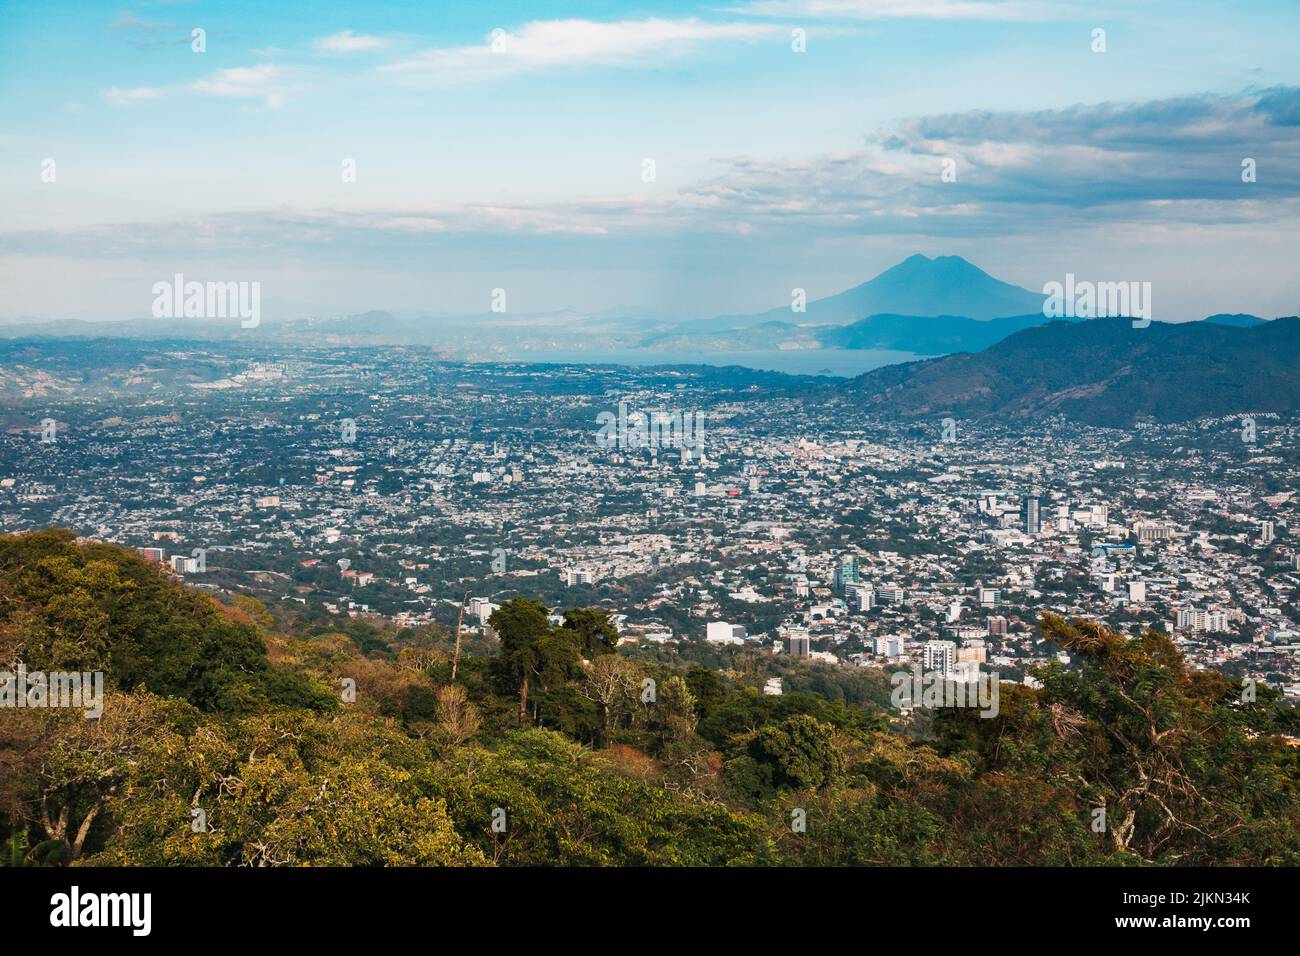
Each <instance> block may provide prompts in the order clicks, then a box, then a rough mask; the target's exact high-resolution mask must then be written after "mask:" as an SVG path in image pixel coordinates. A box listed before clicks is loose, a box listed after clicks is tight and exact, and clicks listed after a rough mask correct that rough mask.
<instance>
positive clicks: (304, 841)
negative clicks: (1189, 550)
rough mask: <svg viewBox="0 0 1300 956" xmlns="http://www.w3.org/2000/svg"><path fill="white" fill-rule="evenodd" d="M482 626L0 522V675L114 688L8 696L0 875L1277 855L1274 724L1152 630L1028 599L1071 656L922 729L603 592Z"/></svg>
mask: <svg viewBox="0 0 1300 956" xmlns="http://www.w3.org/2000/svg"><path fill="white" fill-rule="evenodd" d="M491 623H492V626H493V629H494V630H495V632H496V634H497V635H498V638H499V639H498V640H494V641H491V642H485V641H483V640H481V639H480V640H477V641H476V642H474V643H473V644H471V643H469V642H466V645H465V646H464V647H462V648H460V649H459V650H457V649H456V648H455V647H454V645H453V643H452V641H451V639H450V635H449V634H447V633H438V634H433V633H414V632H397V631H394V630H391V629H388V630H386V629H385V628H384V627H382V626H380V625H377V624H373V623H364V622H357V621H349V620H347V619H346V618H344V619H338V620H337V621H336V622H334V623H333V624H332V626H331V625H330V623H329V622H325V624H324V625H323V624H322V622H321V621H320V620H308V619H307V618H306V617H295V616H293V615H292V614H289V613H285V612H284V611H282V610H281V609H279V608H276V609H268V608H267V607H265V606H263V605H262V604H261V603H259V602H258V601H256V600H254V599H252V598H248V597H243V596H226V597H223V598H221V599H215V598H214V597H212V596H210V595H209V594H206V593H203V592H199V591H195V590H190V589H186V588H184V587H183V586H181V585H180V584H179V582H177V581H176V580H174V579H173V578H171V577H170V576H169V575H168V574H167V573H166V572H164V571H163V569H162V568H160V567H159V566H158V565H155V564H151V563H149V562H146V561H145V560H143V559H141V558H140V557H139V556H138V555H137V554H136V553H135V552H133V551H130V550H127V549H123V548H118V547H115V546H111V545H107V544H102V543H78V541H77V539H76V537H75V535H73V534H72V533H71V532H68V531H61V530H48V531H42V532H38V533H33V534H27V535H20V536H9V537H0V671H8V672H16V671H17V669H18V667H19V665H20V664H21V665H22V666H23V667H24V668H25V669H26V671H27V672H29V673H31V672H36V671H42V672H66V671H78V672H94V671H102V672H103V673H104V675H105V693H104V701H103V713H102V716H100V717H98V718H94V719H88V718H87V717H86V716H85V715H84V714H83V712H82V711H80V710H77V709H61V708H41V707H25V708H18V707H12V706H10V707H6V708H4V709H0V842H2V843H3V854H2V855H3V860H2V862H3V863H5V864H7V865H18V866H23V865H26V866H33V865H47V866H58V865H79V864H81V865H86V864H89V865H109V866H116V865H159V864H163V865H194V866H238V865H244V866H272V865H290V866H292V865H304V864H312V865H399V866H402V865H421V866H422V865H457V866H458V865H464V866H482V865H513V866H518V865H638V866H644V865H652V866H683V865H684V866H700V865H704V866H714V865H911V864H923V865H924V864H948V865H1076V866H1087V865H1195V864H1201V865H1204V864H1209V865H1239V864H1270V865H1296V864H1298V863H1300V747H1296V746H1293V744H1294V742H1295V740H1294V738H1295V737H1296V736H1297V734H1300V720H1298V719H1297V712H1296V711H1295V710H1294V709H1292V708H1288V707H1286V706H1284V705H1283V704H1282V702H1281V701H1280V699H1279V697H1278V695H1277V694H1276V692H1274V691H1272V690H1271V689H1269V688H1268V687H1265V686H1260V687H1258V688H1257V690H1256V692H1255V693H1254V694H1253V695H1252V694H1250V693H1243V689H1242V686H1241V685H1240V682H1236V681H1233V680H1231V679H1229V678H1227V677H1225V676H1223V675H1220V674H1217V673H1209V672H1203V671H1193V670H1189V669H1188V668H1187V667H1186V666H1185V664H1184V662H1183V660H1182V657H1181V655H1180V654H1179V652H1178V651H1177V649H1176V648H1175V647H1174V645H1173V644H1172V643H1170V641H1169V638H1168V637H1167V636H1166V635H1164V634H1163V633H1156V632H1148V633H1146V634H1144V635H1142V636H1141V637H1135V638H1130V637H1125V636H1122V635H1119V634H1116V633H1113V632H1111V631H1109V630H1107V629H1105V628H1104V627H1102V626H1100V625H1097V624H1094V623H1088V622H1083V621H1066V620H1062V619H1059V618H1055V617H1051V616H1044V618H1043V619H1042V621H1041V628H1042V630H1043V634H1044V636H1045V637H1048V638H1050V639H1051V640H1053V641H1054V642H1056V644H1057V645H1058V646H1059V647H1061V648H1062V649H1064V650H1065V651H1067V652H1068V653H1069V654H1070V656H1071V659H1072V663H1071V666H1069V667H1065V666H1061V665H1052V666H1051V667H1048V668H1045V669H1043V670H1042V671H1041V672H1040V673H1039V674H1038V678H1039V681H1040V682H1041V686H1039V687H1035V688H1029V687H1026V686H1023V685H1019V684H1003V685H1002V686H1001V700H1000V708H999V710H998V713H997V716H996V717H994V718H992V719H986V718H982V717H980V716H979V712H978V711H976V710H971V709H961V708H945V709H937V710H935V711H933V712H929V713H926V714H925V717H924V720H923V721H921V722H918V719H917V718H916V717H914V718H911V719H910V720H906V721H905V720H904V719H903V718H902V717H901V716H900V715H899V714H897V713H896V712H891V711H890V709H889V708H888V706H887V705H886V704H880V703H877V702H876V700H877V699H879V695H876V694H874V693H873V692H872V690H871V688H865V689H863V688H861V687H858V688H857V690H855V692H853V693H851V694H848V695H847V696H846V695H845V694H844V693H842V692H840V690H839V686H838V685H837V684H836V683H835V681H834V680H833V679H832V678H830V677H821V676H819V677H817V678H816V679H813V678H809V679H805V680H793V681H788V682H787V685H788V686H787V689H788V690H793V691H794V692H789V693H786V694H783V695H780V696H765V695H763V694H761V693H760V692H758V691H757V690H756V689H755V688H754V687H753V685H752V682H751V681H750V680H748V679H747V676H746V674H745V673H744V672H743V667H727V668H725V669H709V668H705V667H702V666H699V665H698V664H691V663H688V662H685V661H682V660H674V659H672V658H671V657H670V656H668V655H657V656H654V657H653V658H646V657H645V656H644V655H635V654H627V653H623V652H621V651H620V649H619V648H618V647H617V644H618V640H617V634H616V632H615V631H614V629H613V627H612V625H611V624H610V622H609V619H608V616H607V614H606V613H605V612H603V611H599V610H595V609H590V608H570V609H567V610H565V611H564V612H563V623H561V624H558V625H557V624H556V623H555V621H553V620H548V609H547V608H546V607H544V606H543V605H541V604H539V603H537V602H535V601H531V600H528V599H524V598H519V599H515V600H513V601H511V602H509V603H508V604H506V605H504V606H502V607H501V608H500V609H499V610H498V611H497V612H496V613H495V614H494V615H493V618H492V621H491ZM624 650H625V649H624ZM810 673H813V672H810ZM870 673H871V674H872V675H873V677H872V678H871V679H877V678H878V681H879V682H880V684H881V686H883V685H884V684H885V683H886V682H887V678H886V675H884V674H883V673H881V674H878V675H877V674H876V672H870ZM859 680H860V678H859ZM856 686H857V685H855V687H856ZM828 691H829V692H828ZM918 713H920V712H918ZM918 728H923V732H919V731H918ZM1100 810H1104V813H1099V812H1098V811H1100ZM1099 821H1100V825H1099Z"/></svg>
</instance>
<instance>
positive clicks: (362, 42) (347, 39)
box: [314, 30, 387, 53]
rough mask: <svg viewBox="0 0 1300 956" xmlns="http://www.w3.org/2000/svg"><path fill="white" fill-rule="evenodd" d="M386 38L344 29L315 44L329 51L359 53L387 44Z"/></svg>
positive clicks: (318, 47)
mask: <svg viewBox="0 0 1300 956" xmlns="http://www.w3.org/2000/svg"><path fill="white" fill-rule="evenodd" d="M386 45H387V43H386V41H385V40H383V39H381V38H380V37H375V36H364V35H361V34H357V33H353V32H352V31H351V30H342V31H340V32H338V33H335V34H333V35H332V36H327V37H321V38H320V39H319V40H317V41H316V42H315V44H314V46H315V47H316V48H317V49H318V50H325V51H327V52H329V53H359V52H363V51H365V50H377V49H379V48H380V47H382V46H386Z"/></svg>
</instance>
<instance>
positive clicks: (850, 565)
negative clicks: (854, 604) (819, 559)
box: [833, 554, 858, 594]
mask: <svg viewBox="0 0 1300 956" xmlns="http://www.w3.org/2000/svg"><path fill="white" fill-rule="evenodd" d="M857 583H858V558H857V555H854V554H846V555H845V556H844V557H842V558H840V563H839V565H837V566H836V568H835V578H834V581H833V586H834V588H835V593H836V594H847V593H848V592H847V590H846V589H847V587H848V586H849V585H850V584H857Z"/></svg>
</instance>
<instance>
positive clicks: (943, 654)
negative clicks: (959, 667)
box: [924, 641, 957, 674]
mask: <svg viewBox="0 0 1300 956" xmlns="http://www.w3.org/2000/svg"><path fill="white" fill-rule="evenodd" d="M924 662H925V669H926V670H928V671H938V672H939V673H940V674H947V673H948V672H949V671H951V670H952V668H953V665H954V664H956V663H957V644H956V642H955V641H926V642H925V660H924Z"/></svg>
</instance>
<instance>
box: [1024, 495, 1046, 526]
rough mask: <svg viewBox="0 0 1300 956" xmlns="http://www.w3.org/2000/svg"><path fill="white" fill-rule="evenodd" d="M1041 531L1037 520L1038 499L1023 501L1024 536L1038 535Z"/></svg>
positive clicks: (1031, 498)
mask: <svg viewBox="0 0 1300 956" xmlns="http://www.w3.org/2000/svg"><path fill="white" fill-rule="evenodd" d="M1042 530H1043V527H1042V524H1041V523H1040V521H1039V520H1038V499H1037V498H1033V497H1030V498H1026V499H1025V534H1038V533H1039V532H1040V531H1042Z"/></svg>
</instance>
